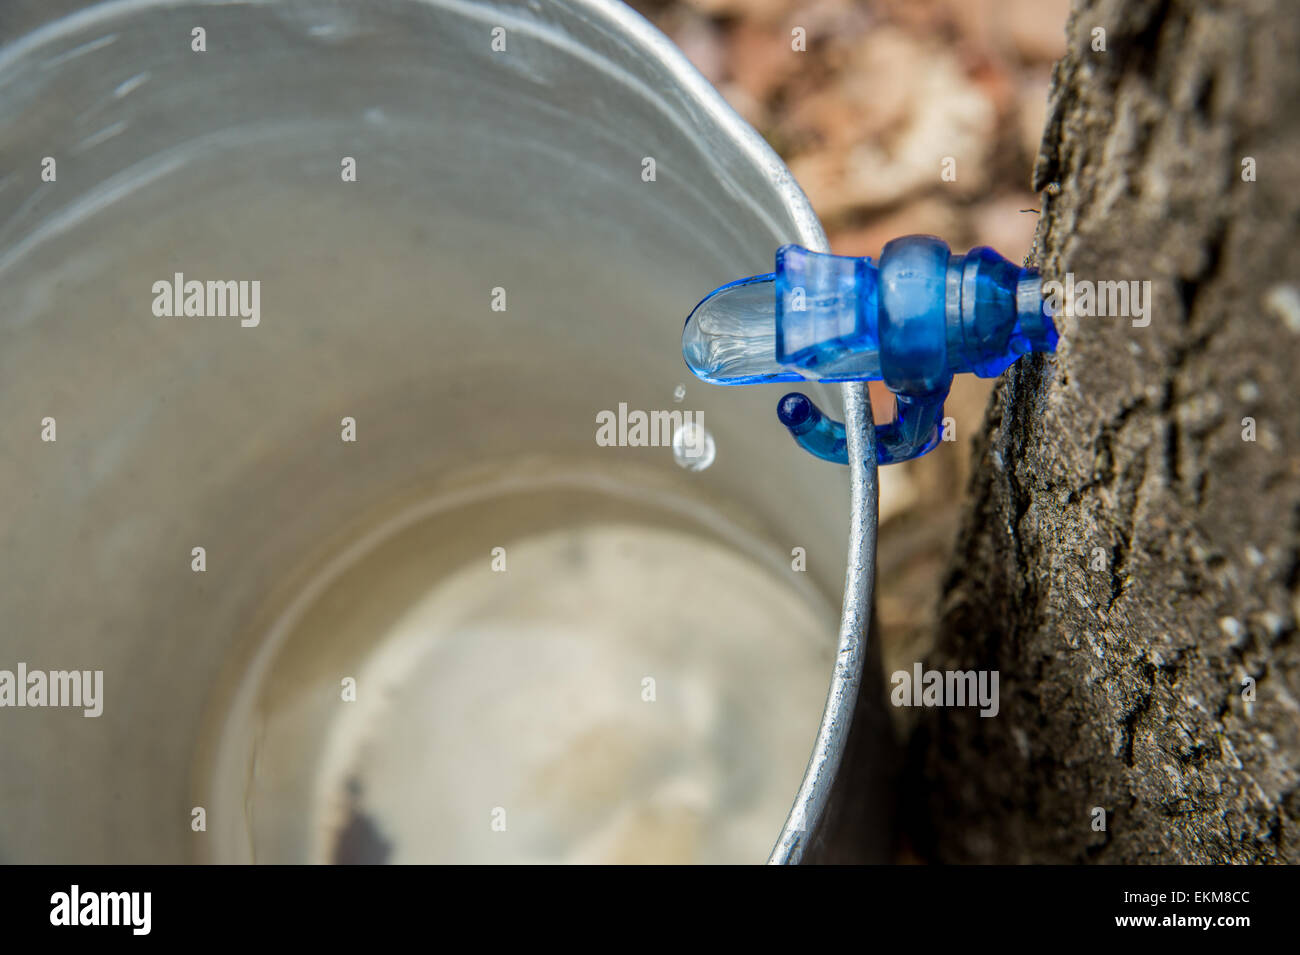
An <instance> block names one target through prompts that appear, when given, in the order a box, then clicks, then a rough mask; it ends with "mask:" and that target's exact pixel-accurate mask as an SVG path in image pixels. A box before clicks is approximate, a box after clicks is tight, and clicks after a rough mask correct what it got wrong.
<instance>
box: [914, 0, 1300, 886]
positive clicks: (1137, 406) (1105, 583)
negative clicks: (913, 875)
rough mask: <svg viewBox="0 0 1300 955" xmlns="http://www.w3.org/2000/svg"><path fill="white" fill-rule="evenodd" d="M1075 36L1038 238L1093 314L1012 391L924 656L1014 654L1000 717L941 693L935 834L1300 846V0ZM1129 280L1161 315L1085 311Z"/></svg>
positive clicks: (982, 446)
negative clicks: (930, 650) (1299, 397)
mask: <svg viewBox="0 0 1300 955" xmlns="http://www.w3.org/2000/svg"><path fill="white" fill-rule="evenodd" d="M1098 30H1103V31H1104V35H1103V34H1101V33H1098V32H1097V31H1098ZM1067 33H1068V39H1069V50H1068V52H1067V54H1066V56H1065V58H1064V59H1063V60H1062V61H1061V62H1060V64H1058V66H1057V69H1056V73H1055V76H1054V79H1053V86H1052V92H1051V102H1050V107H1049V116H1048V122H1047V129H1046V132H1045V136H1044V141H1043V147H1042V153H1041V155H1040V157H1039V160H1038V166H1037V169H1036V171H1035V180H1036V181H1035V188H1036V189H1039V190H1042V191H1043V192H1042V194H1043V210H1042V212H1043V215H1042V220H1041V223H1040V227H1039V233H1038V242H1037V245H1036V252H1037V258H1038V264H1039V265H1040V267H1041V268H1042V270H1043V273H1044V280H1045V281H1048V280H1053V279H1055V280H1057V281H1060V282H1062V283H1065V282H1067V273H1069V274H1071V275H1072V276H1073V280H1074V282H1075V283H1076V284H1075V288H1076V295H1075V299H1074V305H1075V315H1074V316H1073V317H1063V318H1060V319H1058V326H1059V327H1060V330H1061V333H1062V340H1061V344H1060V347H1059V350H1058V352H1057V354H1056V355H1055V356H1050V357H1042V356H1031V357H1029V358H1027V359H1023V360H1021V361H1020V362H1018V363H1017V364H1016V366H1014V368H1013V369H1012V370H1011V371H1010V372H1009V373H1008V374H1007V375H1006V376H1005V378H1004V379H1003V380H1002V381H1001V382H1000V383H999V385H998V387H997V390H996V392H995V395H994V398H993V401H992V405H991V407H990V411H989V416H988V421H987V424H986V432H985V434H984V436H983V438H982V439H981V440H980V441H979V442H977V446H976V448H975V451H974V454H975V458H974V462H975V468H974V474H975V476H974V479H973V484H972V488H971V490H972V495H971V497H972V504H971V508H970V511H969V513H968V515H967V518H966V521H965V525H964V528H963V530H962V532H961V535H960V537H959V541H958V544H957V547H956V551H955V556H954V559H953V563H952V566H951V568H950V572H949V579H948V582H947V586H946V588H945V591H946V594H947V596H946V599H945V602H944V605H943V607H942V612H941V623H940V632H939V635H938V646H937V650H936V654H935V657H934V658H932V659H929V660H927V661H926V667H927V668H932V669H940V670H944V669H948V670H969V669H986V670H996V671H998V673H999V675H1000V684H999V689H1000V694H999V695H1000V710H999V712H998V713H997V715H996V716H995V717H991V718H981V717H980V715H979V713H978V711H977V710H975V709H969V708H965V709H963V708H956V707H954V708H943V707H937V708H935V709H930V710H927V711H926V712H925V716H924V718H923V720H922V722H921V725H920V728H919V730H918V732H917V733H916V735H915V736H914V737H913V739H912V746H911V751H910V761H909V773H908V781H909V785H910V787H911V789H912V791H911V793H910V795H911V797H912V798H911V799H905V800H903V802H904V804H905V805H907V804H911V805H912V806H913V807H914V809H913V811H914V816H913V818H911V819H910V820H909V825H908V831H909V833H910V836H911V840H912V842H913V844H914V845H915V847H916V848H917V850H918V851H919V852H920V854H921V855H922V856H923V857H926V858H930V859H932V860H935V861H951V862H1117V863H1118V862H1202V863H1204V862H1300V788H1298V787H1297V778H1298V776H1300V704H1298V703H1297V700H1300V648H1298V647H1297V641H1296V626H1297V623H1296V621H1297V615H1298V613H1300V596H1298V585H1300V543H1298V542H1300V480H1298V478H1300V417H1297V413H1296V412H1297V403H1296V400H1295V398H1294V381H1293V377H1292V376H1293V375H1295V374H1296V373H1297V370H1298V369H1300V245H1297V243H1296V234H1297V226H1300V190H1297V185H1298V184H1300V123H1298V122H1297V106H1296V104H1298V103H1300V58H1297V56H1296V51H1297V50H1300V5H1297V4H1295V3H1293V2H1291V0H1253V2H1240V3H1226V2H1225V3H1215V2H1195V0H1147V2H1140V3H1132V2H1131V3H1123V2H1119V0H1102V2H1093V3H1089V2H1085V0H1076V2H1075V4H1074V12H1073V14H1072V16H1071V19H1070V23H1069V26H1068V29H1067ZM1103 41H1104V50H1103V49H1097V48H1095V47H1097V46H1099V45H1100V44H1101V43H1102V42H1103ZM1252 173H1253V175H1252ZM1252 179H1253V180H1254V181H1252ZM1115 280H1137V281H1139V282H1142V281H1149V282H1150V290H1151V300H1150V309H1149V311H1147V313H1146V315H1145V317H1144V316H1142V315H1140V314H1139V315H1134V314H1130V316H1127V317H1100V316H1088V315H1086V314H1084V312H1085V309H1086V308H1087V307H1088V305H1087V304H1085V301H1084V299H1083V295H1082V292H1081V291H1079V290H1080V289H1081V288H1083V286H1081V285H1079V284H1078V283H1081V282H1092V283H1098V282H1102V281H1115ZM1139 287H1140V286H1139ZM1105 295H1106V293H1105V291H1104V290H1103V291H1102V296H1103V297H1105ZM1092 304H1093V305H1094V306H1095V305H1096V304H1097V303H1095V302H1094V303H1092ZM1132 306H1133V303H1132V302H1130V308H1129V312H1130V313H1133V312H1135V311H1136V310H1135V309H1134V308H1133V307H1132ZM1148 319H1149V324H1144V322H1145V321H1146V320H1148ZM1100 810H1104V828H1101V826H1100V825H1099V823H1102V822H1103V817H1102V816H1101V814H1100V812H1099V811H1100Z"/></svg>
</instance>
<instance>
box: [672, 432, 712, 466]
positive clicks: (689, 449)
mask: <svg viewBox="0 0 1300 955" xmlns="http://www.w3.org/2000/svg"><path fill="white" fill-rule="evenodd" d="M717 454H718V447H717V445H716V444H715V443H714V441H713V435H711V434H709V431H708V429H707V428H705V427H704V425H702V424H700V423H699V422H697V421H687V422H685V423H684V424H682V425H681V426H679V427H678V428H677V430H676V431H675V432H673V458H674V460H676V461H677V463H678V464H680V465H681V466H682V467H684V468H686V470H688V471H703V470H704V469H705V468H707V467H708V466H709V465H710V464H712V463H713V459H714V458H715V457H717Z"/></svg>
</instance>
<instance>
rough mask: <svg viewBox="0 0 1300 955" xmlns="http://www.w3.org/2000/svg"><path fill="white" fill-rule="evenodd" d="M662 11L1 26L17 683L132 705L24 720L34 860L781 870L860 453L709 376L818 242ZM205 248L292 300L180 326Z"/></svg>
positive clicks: (3, 386)
mask: <svg viewBox="0 0 1300 955" xmlns="http://www.w3.org/2000/svg"><path fill="white" fill-rule="evenodd" d="M196 26H201V27H203V29H204V30H205V31H206V37H205V38H206V51H205V52H195V51H194V50H193V49H192V39H193V38H192V30H193V28H194V27H196ZM497 30H501V31H504V32H503V33H497V32H494V31H497ZM502 36H503V37H504V46H505V49H504V50H502V49H498V48H496V47H499V46H500V43H499V40H500V38H501V37H502ZM494 41H498V42H495V43H494ZM662 42H665V41H662V38H657V37H656V35H655V34H653V32H652V30H651V28H649V27H648V26H647V25H646V24H644V22H643V21H640V20H639V18H637V17H636V16H635V15H634V14H632V13H630V12H629V11H619V10H616V9H614V7H613V6H612V5H606V4H598V3H547V4H544V5H542V4H519V5H512V4H503V5H497V6H485V5H469V4H462V3H438V2H409V0H408V2H394V0H381V2H370V3H365V4H360V3H319V2H312V3H301V2H293V3H285V4H274V5H243V4H239V5H228V4H211V5H208V4H202V3H196V4H161V3H157V4H151V3H115V4H109V5H106V6H103V7H99V8H92V9H91V10H90V11H88V12H86V13H83V14H79V15H77V16H76V17H73V18H70V19H67V20H63V21H60V22H58V23H55V24H52V25H50V26H48V27H46V28H45V29H43V30H41V31H38V32H36V33H34V34H31V35H30V36H28V37H27V38H24V39H22V40H20V41H18V42H17V43H14V44H12V45H11V46H10V47H8V48H7V50H6V51H5V52H3V53H0V119H2V120H3V121H2V122H0V155H3V157H4V159H5V163H4V167H3V174H4V175H5V179H4V181H3V188H0V407H3V408H4V409H5V413H4V414H3V415H2V416H0V490H2V491H3V494H0V500H3V502H4V503H3V505H0V506H3V507H4V509H5V519H4V522H3V526H4V532H5V537H6V541H5V545H6V552H7V553H8V554H9V555H10V559H9V563H8V572H7V573H6V574H5V575H4V577H3V579H2V580H0V613H2V614H3V619H4V620H5V621H6V633H5V636H4V638H3V641H2V643H0V646H2V647H3V650H4V653H3V658H0V667H8V668H11V669H12V668H13V667H14V666H15V665H16V664H17V663H18V662H19V661H22V662H24V663H25V664H26V665H27V667H29V668H32V669H36V668H40V669H45V670H56V669H58V670H62V669H69V670H70V669H77V670H92V671H93V670H102V671H103V711H102V715H100V716H98V717H96V718H86V717H84V716H83V714H82V711H81V710H79V709H71V708H64V709H55V708H44V709H42V708H23V709H14V710H11V711H9V712H7V713H6V714H5V719H6V720H7V721H8V722H7V726H6V732H5V733H4V734H3V736H0V766H3V767H4V771H3V772H2V773H0V803H2V804H3V806H4V811H3V812H0V860H3V861H45V862H127V863H133V862H182V861H222V862H225V861H259V862H294V861H309V862H331V861H335V862H351V861H363V862H374V861H390V862H417V861H419V862H425V861H702V862H732V861H761V860H762V859H763V858H764V857H765V856H766V854H767V851H768V850H769V849H770V847H771V844H772V842H773V841H774V840H775V838H776V836H777V834H778V832H779V831H780V827H781V824H782V821H783V819H784V816H785V813H786V811H787V810H788V808H789V805H790V802H791V800H792V799H793V797H794V794H795V791H796V789H797V787H798V784H799V780H800V777H801V775H802V773H803V770H804V766H805V762H806V760H807V757H808V752H809V749H810V748H811V746H812V742H813V739H814V736H815V733H816V729H817V723H818V719H819V717H820V714H821V710H822V704H823V701H824V697H825V693H826V687H827V683H828V680H829V676H830V673H831V668H832V665H833V662H834V654H835V637H836V621H837V617H838V605H839V591H840V588H841V586H842V583H843V574H844V553H845V547H846V539H845V538H846V529H845V526H844V525H845V521H844V514H845V511H846V506H847V495H848V492H847V478H846V477H845V475H844V474H843V473H842V470H841V469H836V468H832V467H829V466H827V465H825V464H822V463H820V462H817V461H815V460H813V459H812V458H811V457H809V456H808V455H806V454H804V453H803V452H802V451H800V450H799V449H798V448H797V447H796V446H795V445H794V444H793V442H791V441H790V440H789V438H788V437H787V436H785V435H784V433H783V431H782V429H781V428H780V426H779V424H778V423H777V421H776V417H775V407H776V402H777V399H778V398H779V396H780V394H781V393H782V389H781V388H780V387H779V386H776V387H773V388H767V387H754V388H745V389H723V388H712V387H708V386H705V385H702V384H700V383H697V382H694V381H693V380H692V379H689V375H688V373H687V371H686V369H685V368H684V366H683V363H682V360H681V356H680V344H679V339H680V334H681V324H682V320H683V318H684V316H685V315H686V314H687V313H688V312H689V311H690V309H691V308H692V306H693V305H694V304H695V303H696V302H697V301H698V299H699V298H701V297H702V296H703V295H704V294H705V293H706V292H708V291H709V290H710V289H712V288H714V287H715V286H717V285H719V284H721V283H722V282H725V281H727V280H729V279H731V278H734V277H735V276H737V275H741V274H749V273H757V272H763V271H768V270H770V268H771V257H772V253H773V251H774V249H775V248H776V247H777V246H778V245H779V244H781V243H783V242H787V241H802V242H804V243H805V244H807V243H809V242H810V241H812V240H813V239H814V238H815V237H810V236H808V235H806V234H803V233H802V232H801V227H800V225H799V218H798V216H799V214H800V209H799V208H797V204H796V201H795V200H793V199H792V198H791V196H790V193H789V191H788V188H787V187H785V186H784V185H783V183H784V180H783V178H782V174H783V170H782V169H781V168H780V167H779V164H777V163H776V161H775V159H774V157H771V156H770V154H764V153H761V152H757V151H755V149H754V148H753V146H752V144H750V143H747V142H745V141H743V140H741V139H739V138H738V137H737V136H736V135H735V130H734V128H733V127H731V126H729V125H728V124H729V123H734V122H735V119H734V117H731V116H730V115H729V114H725V113H723V112H720V111H721V110H722V109H723V108H722V107H721V104H720V101H718V100H717V98H716V96H715V95H714V94H712V93H711V91H707V90H705V89H704V88H703V85H702V81H700V80H699V78H698V77H696V76H694V75H693V74H689V72H686V71H687V68H685V67H684V65H683V64H682V63H681V61H680V60H678V59H677V58H676V55H675V54H670V53H669V52H666V50H665V48H664V47H662V46H660V45H659V44H660V43H662ZM45 157H53V158H54V159H55V160H56V169H57V178H56V179H55V180H54V181H44V180H43V179H42V170H43V168H45V166H44V164H43V161H44V159H45ZM349 159H351V160H354V161H355V170H356V177H355V181H346V180H345V177H344V175H343V172H344V169H345V167H346V165H347V160H349ZM646 160H653V163H652V166H653V172H654V175H653V178H649V179H648V178H647V172H648V170H649V168H650V165H648V164H647V162H646ZM178 274H179V275H180V276H183V281H185V282H188V281H198V282H202V283H207V282H215V281H222V282H225V281H234V282H240V281H243V282H250V283H251V282H252V281H254V280H256V281H257V282H258V283H259V286H258V288H259V290H260V291H259V294H258V300H257V301H258V309H257V314H256V324H253V316H251V315H248V316H245V315H243V314H242V313H240V314H235V315H225V316H221V315H213V314H203V315H185V314H180V315H167V314H162V315H159V314H157V312H158V311H159V310H162V311H164V312H165V311H167V306H166V304H164V305H163V306H161V309H160V307H159V305H158V301H157V300H158V297H159V295H168V294H170V293H160V292H158V291H156V289H157V288H158V287H159V286H158V283H160V282H161V283H165V284H166V283H170V284H171V285H172V286H175V285H181V286H182V290H183V288H184V287H183V282H181V281H178V280H177V275H178ZM249 288H250V289H251V286H249ZM207 298H208V296H207V293H206V285H205V294H204V301H203V307H204V308H207V306H208V301H207ZM172 304H173V305H174V304H175V299H173V300H172ZM173 310H174V309H173ZM181 311H182V312H183V311H184V307H183V303H182V308H181ZM680 386H684V392H683V391H682V390H681V388H680ZM813 391H814V392H815V393H817V389H813ZM817 400H818V401H819V402H821V403H822V404H823V407H827V406H829V407H830V408H832V409H833V408H834V407H835V404H836V402H835V396H834V395H833V394H827V393H817ZM688 411H689V412H691V413H692V415H694V416H696V417H695V420H697V421H700V422H702V425H703V428H704V430H705V431H707V433H708V436H709V438H710V439H711V441H712V444H713V448H714V456H713V460H712V461H711V463H710V464H709V465H708V466H707V467H704V468H698V467H684V466H682V465H683V463H686V464H694V465H698V464H699V463H700V462H699V460H698V459H691V460H683V457H682V455H681V454H675V453H674V450H673V448H672V447H670V446H667V445H670V444H671V436H672V435H673V434H674V433H676V431H677V430H678V428H677V423H676V422H677V421H678V419H675V418H673V417H672V415H673V414H674V413H678V414H679V415H680V414H681V413H685V412H688ZM635 412H645V413H647V415H648V414H649V413H651V412H660V415H659V417H658V418H656V419H654V420H655V421H656V422H659V424H657V425H656V426H655V427H654V428H652V429H651V431H652V432H653V433H650V434H646V435H645V439H646V440H647V442H648V443H649V444H650V446H644V447H641V446H631V441H627V440H625V441H624V442H623V443H622V444H620V443H619V441H618V440H617V439H616V440H615V441H614V443H613V445H612V446H611V445H610V444H609V442H608V441H604V440H601V439H600V427H599V423H600V422H601V421H602V420H604V421H606V422H608V421H609V420H611V419H610V416H612V419H613V420H614V421H615V428H614V432H613V433H614V434H615V435H616V436H617V437H622V438H628V437H631V439H632V441H634V440H635V437H636V436H635V434H634V433H632V434H631V435H629V433H628V429H627V428H624V427H623V423H624V422H627V421H629V416H632V418H631V420H630V423H631V424H633V425H634V424H635V416H634V413H635ZM602 415H604V417H603V418H602ZM700 416H702V417H700ZM46 419H53V420H54V422H55V426H56V429H57V430H56V439H55V440H53V441H49V440H43V438H44V437H46V436H47V435H46V426H45V421H46ZM349 421H351V422H352V423H353V424H352V426H351V429H352V430H351V434H352V435H353V436H354V437H355V440H345V438H346V437H348V435H349V423H348V422H349ZM663 422H667V423H666V424H665V423H663ZM608 434H609V432H606V437H608ZM199 547H201V548H203V561H202V562H203V568H204V569H202V570H196V569H195V568H196V560H197V557H196V555H195V551H194V549H195V548H199ZM801 555H802V556H801ZM647 680H649V681H650V682H649V683H647V682H646V681H647ZM349 681H351V683H349ZM349 693H350V694H351V696H350V697H349ZM199 808H201V809H202V810H203V813H202V814H201V815H202V818H203V826H202V828H200V829H196V825H197V823H196V822H195V820H196V819H197V818H198V815H197V814H196V813H195V810H196V809H199Z"/></svg>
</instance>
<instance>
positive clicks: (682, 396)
mask: <svg viewBox="0 0 1300 955" xmlns="http://www.w3.org/2000/svg"><path fill="white" fill-rule="evenodd" d="M685 400H686V386H685V385H678V386H677V387H676V388H674V389H673V401H675V402H677V403H678V404H681V403H682V402H683V401H685Z"/></svg>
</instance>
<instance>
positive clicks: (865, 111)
mask: <svg viewBox="0 0 1300 955" xmlns="http://www.w3.org/2000/svg"><path fill="white" fill-rule="evenodd" d="M632 6H634V7H635V8H636V9H637V10H639V11H640V12H641V13H642V14H643V15H644V16H645V17H647V18H648V19H650V20H652V21H653V22H654V23H655V24H656V25H658V27H659V28H660V29H661V30H663V31H664V32H665V33H667V34H668V35H669V36H670V37H671V38H672V39H673V41H674V42H675V43H676V44H677V45H678V46H679V47H681V49H682V50H683V51H684V52H685V53H686V55H687V56H688V57H689V58H690V60H691V62H692V63H694V64H695V66H696V68H697V69H699V71H700V72H701V73H703V74H704V75H705V77H707V78H708V80H709V81H710V82H711V83H713V85H714V86H716V87H717V88H718V89H719V90H720V91H721V92H722V94H723V96H725V97H726V99H727V101H728V102H729V103H730V104H731V106H732V107H733V108H734V109H735V110H736V111H737V112H738V113H740V115H741V116H743V117H745V119H746V120H748V121H749V123H750V124H751V125H753V126H754V128H755V129H757V130H758V131H759V132H760V133H762V135H763V136H764V138H765V139H767V141H768V142H769V143H771V144H772V146H773V147H774V148H775V149H776V151H777V152H778V153H780V154H781V157H782V158H783V159H784V160H785V161H786V163H787V164H788V165H789V166H790V169H791V170H792V171H793V172H794V175H795V177H796V178H797V179H798V181H799V184H800V185H801V186H802V187H803V189H804V191H805V192H806V193H807V194H808V197H809V199H811V200H812V205H813V208H814V209H816V210H817V214H818V215H819V216H820V218H821V221H822V224H823V225H824V226H825V228H826V233H827V235H828V236H829V238H830V244H831V250H832V251H833V252H836V253H838V254H840V255H869V256H872V257H875V256H877V255H879V253H880V250H881V247H882V246H883V245H884V244H885V243H886V242H888V241H889V240H890V239H893V238H895V237H897V236H900V235H907V234H909V233H931V234H934V235H937V236H940V237H941V238H943V239H944V240H946V241H947V242H948V243H949V244H950V245H951V246H952V247H953V250H954V251H961V252H964V251H966V250H967V249H968V248H971V247H973V246H976V245H989V246H992V247H993V248H994V249H997V250H998V251H999V252H1000V253H1002V254H1003V255H1005V256H1006V257H1007V258H1009V259H1011V260H1013V261H1020V260H1021V259H1023V258H1024V257H1025V256H1026V255H1028V254H1029V252H1030V249H1031V247H1032V245H1033V240H1034V231H1035V229H1036V228H1037V226H1038V214H1037V210H1038V198H1037V196H1035V195H1034V193H1032V192H1031V191H1030V188H1029V184H1030V173H1031V171H1032V169H1033V164H1034V157H1035V156H1036V155H1037V153H1038V145H1039V140H1040V139H1041V137H1042V131H1043V120H1044V116H1045V113H1046V108H1047V88H1048V83H1049V80H1050V78H1051V71H1052V64H1053V63H1054V61H1055V60H1056V59H1057V58H1058V57H1060V56H1061V55H1062V53H1064V51H1065V21H1066V16H1067V14H1068V12H1069V3H1068V0H870V2H865V0H634V2H633V3H632ZM800 27H801V28H803V30H804V31H805V34H804V35H805V36H806V51H805V52H804V53H803V54H801V55H798V54H796V55H792V52H791V41H792V35H793V34H792V31H794V30H795V29H796V28H800ZM947 157H951V158H952V159H954V160H955V164H953V168H955V178H952V179H951V181H947V180H945V179H944V178H943V177H941V175H940V173H941V170H942V168H943V163H944V160H945V159H946V158H947ZM992 386H993V383H992V381H986V380H983V379H978V378H975V377H974V376H971V375H960V376H958V377H957V378H956V379H955V380H954V382H953V389H952V393H951V395H950V397H949V399H948V403H947V405H946V409H945V410H946V413H947V414H948V415H949V416H951V417H952V418H953V419H954V420H955V422H956V437H957V440H956V442H955V446H954V445H947V444H945V445H941V446H940V447H939V448H937V449H936V450H935V451H934V452H932V453H931V454H929V455H927V456H926V457H923V458H921V459H919V460H916V461H909V462H906V463H904V464H900V465H893V466H890V467H888V468H883V469H882V470H881V472H880V514H881V525H880V542H879V558H878V561H877V571H876V573H877V578H876V613H877V617H878V620H879V621H880V628H879V638H880V640H879V645H880V649H881V651H882V653H883V658H884V666H885V672H886V673H892V672H893V671H894V670H896V669H901V668H907V667H910V666H911V664H912V662H913V661H915V660H921V659H924V657H925V653H926V651H927V650H928V649H929V647H930V646H931V644H932V642H933V631H934V624H935V617H936V611H937V608H938V603H939V595H940V589H941V586H942V583H943V576H944V571H945V567H946V565H947V562H948V558H949V555H950V552H951V548H952V543H953V541H954V539H955V536H956V532H957V524H958V520H959V518H960V515H961V512H962V508H963V505H964V504H965V500H966V486H967V479H968V476H969V467H970V442H971V440H972V438H973V437H974V435H975V434H976V433H977V432H978V430H979V429H980V428H981V427H982V423H983V419H984V413H985V408H986V406H987V404H988V398H989V394H990V392H991V391H992ZM871 395H872V403H873V406H874V409H875V414H876V419H877V420H878V421H887V420H889V418H890V417H891V416H892V414H893V398H892V396H891V395H890V394H889V392H888V390H887V389H885V388H884V386H883V385H881V384H879V383H877V382H873V383H872V392H871ZM889 710H890V712H891V716H893V718H894V719H895V720H896V721H898V724H899V726H898V728H899V730H900V731H903V730H905V729H906V728H907V727H906V725H905V724H906V722H907V721H908V720H910V719H911V718H912V717H913V716H914V711H913V710H912V709H908V708H899V707H890V708H889Z"/></svg>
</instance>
